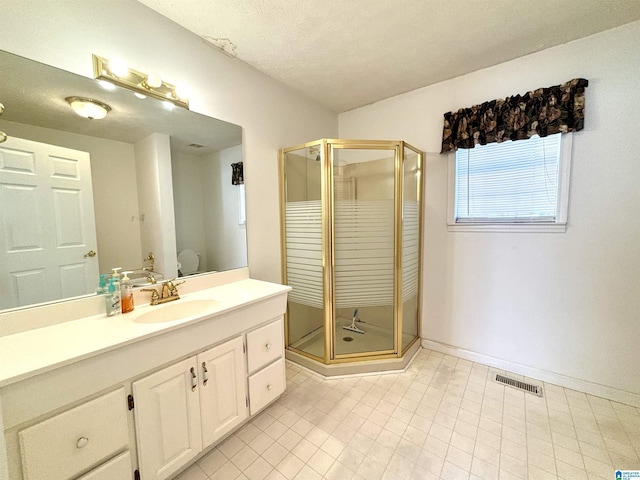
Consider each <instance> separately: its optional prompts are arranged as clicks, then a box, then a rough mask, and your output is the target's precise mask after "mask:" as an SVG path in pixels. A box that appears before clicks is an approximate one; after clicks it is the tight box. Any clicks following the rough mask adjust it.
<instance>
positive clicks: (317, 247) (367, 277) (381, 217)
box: [280, 139, 423, 375]
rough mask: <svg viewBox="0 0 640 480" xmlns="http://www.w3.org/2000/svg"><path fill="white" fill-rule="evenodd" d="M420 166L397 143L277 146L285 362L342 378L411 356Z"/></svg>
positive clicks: (416, 313) (416, 330)
mask: <svg viewBox="0 0 640 480" xmlns="http://www.w3.org/2000/svg"><path fill="white" fill-rule="evenodd" d="M422 163H423V153H422V152H421V151H419V150H417V149H416V148H414V147H412V146H411V145H409V144H407V143H405V142H403V141H373V140H371V141H366V140H336V139H321V140H317V141H314V142H309V143H305V144H303V145H298V146H294V147H288V148H284V149H282V150H280V186H281V188H280V192H281V201H280V203H281V219H282V232H281V233H282V275H283V281H284V283H286V284H287V285H290V286H291V287H292V288H293V290H292V291H291V292H290V293H289V299H288V304H287V313H286V316H285V342H286V349H287V350H286V355H287V358H289V359H291V360H293V361H296V362H297V363H299V364H301V365H303V366H305V367H308V368H311V369H313V370H315V371H317V372H319V373H322V374H324V375H342V374H349V373H363V372H369V371H384V370H392V369H399V368H402V367H403V366H404V365H406V364H407V363H408V362H409V360H410V359H411V357H412V356H413V353H414V352H415V351H417V349H418V348H419V342H418V339H419V338H420V294H419V293H420V260H421V251H420V250H421V248H420V246H421V244H422V241H421V239H422Z"/></svg>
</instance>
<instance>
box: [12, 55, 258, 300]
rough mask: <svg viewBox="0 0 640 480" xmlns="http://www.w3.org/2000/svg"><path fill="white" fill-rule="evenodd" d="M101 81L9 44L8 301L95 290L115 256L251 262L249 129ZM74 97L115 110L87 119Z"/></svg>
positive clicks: (135, 260) (202, 263)
mask: <svg viewBox="0 0 640 480" xmlns="http://www.w3.org/2000/svg"><path fill="white" fill-rule="evenodd" d="M87 61H90V59H87ZM103 83H104V82H98V81H96V80H93V79H89V78H86V77H83V76H79V75H75V74H72V73H69V72H66V71H63V70H60V69H57V68H54V67H51V66H48V65H44V64H41V63H38V62H35V61H32V60H29V59H26V58H23V57H19V56H16V55H13V54H10V53H7V52H2V51H0V85H2V90H1V91H0V103H2V104H4V106H5V110H4V112H3V113H2V114H1V115H0V131H2V132H4V133H6V135H7V137H8V139H7V141H6V142H4V143H0V222H1V223H0V225H1V227H0V255H1V256H2V257H1V258H0V310H2V309H7V308H15V307H24V306H29V305H33V304H36V303H42V302H49V301H55V300H60V299H67V298H72V297H76V296H79V295H86V294H90V293H92V292H95V289H96V288H97V284H98V276H97V272H100V273H108V272H110V271H111V269H112V268H114V267H121V268H122V269H123V270H129V271H130V270H133V271H134V272H135V273H134V274H133V276H132V278H135V279H136V282H137V283H144V282H146V281H147V278H148V277H149V276H150V274H153V275H154V276H155V277H157V279H162V278H163V277H164V278H171V277H173V276H177V275H180V274H181V273H183V272H182V270H185V272H184V273H188V274H193V273H203V272H215V271H223V270H229V269H234V268H241V267H245V266H247V248H246V225H245V224H244V188H243V186H238V185H232V184H231V164H233V163H238V162H241V161H242V128H241V127H239V126H237V125H233V124H230V123H227V122H223V121H221V120H217V119H214V118H210V117H207V116H204V115H200V114H197V113H194V112H191V111H189V110H186V109H183V108H180V107H175V106H173V108H170V107H168V105H166V104H165V102H162V101H159V100H155V99H153V98H145V99H140V98H137V97H136V96H135V95H134V93H133V92H131V91H129V90H126V89H123V88H120V87H115V86H110V87H111V88H110V89H107V88H105V86H104V84H103ZM71 96H78V97H87V98H92V99H95V100H98V101H100V102H103V103H105V104H107V105H109V106H110V107H111V111H110V112H109V113H108V115H107V116H106V118H104V119H102V120H89V119H86V118H81V117H80V116H78V115H76V114H75V113H74V112H73V110H72V109H71V107H70V105H69V104H68V103H67V101H66V100H65V99H66V98H67V97H71ZM41 150H42V152H44V153H39V152H40V151H41ZM40 157H42V158H44V159H45V160H42V159H41V158H40ZM85 157H86V158H87V159H88V160H87V161H85V160H82V159H83V158H85ZM83 162H85V163H87V162H88V163H87V165H86V168H85V166H83V165H84V163H83ZM39 176H42V178H43V179H42V180H37V177H39ZM80 180H83V181H84V182H85V183H83V184H82V186H81V187H79V186H78V184H79V182H80ZM87 180H88V181H87ZM40 181H41V182H42V183H38V182H40ZM56 182H57V183H56ZM52 192H53V193H52ZM92 235H93V236H94V237H95V238H94V237H92ZM61 252H62V253H61ZM150 252H153V254H154V261H153V262H150V261H145V260H144V259H145V258H148V254H149V253H150ZM182 252H186V255H183V256H181V259H184V263H185V266H182V264H179V262H178V254H179V253H182ZM93 253H95V255H94V254H93ZM190 253H195V257H194V255H189V254H190ZM61 255H62V257H64V258H59V257H60V256H61ZM2 265H4V266H2ZM143 267H145V269H144V270H143ZM187 267H188V268H187ZM149 279H151V278H149Z"/></svg>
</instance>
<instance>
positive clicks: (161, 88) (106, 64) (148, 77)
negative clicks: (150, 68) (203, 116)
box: [93, 55, 189, 110]
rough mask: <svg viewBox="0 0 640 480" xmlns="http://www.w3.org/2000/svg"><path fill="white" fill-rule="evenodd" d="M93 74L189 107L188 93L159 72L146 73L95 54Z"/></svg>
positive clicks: (139, 91)
mask: <svg viewBox="0 0 640 480" xmlns="http://www.w3.org/2000/svg"><path fill="white" fill-rule="evenodd" d="M93 76H94V77H95V78H96V79H97V80H105V81H107V82H111V83H114V84H115V85H119V86H121V87H124V88H128V89H129V90H133V91H134V92H136V96H138V97H140V95H146V96H149V97H154V98H157V99H158V100H164V101H169V102H171V103H173V104H174V105H178V106H179V107H184V108H186V109H187V110H188V109H189V98H188V94H187V93H186V92H184V90H183V89H179V88H178V87H176V86H175V85H171V84H170V83H167V82H165V81H163V80H162V78H161V77H160V75H158V74H157V73H149V74H145V73H142V72H139V71H137V70H134V69H132V68H129V67H127V66H126V65H125V64H124V62H122V61H121V60H112V61H110V60H107V59H106V58H102V57H99V56H97V55H93Z"/></svg>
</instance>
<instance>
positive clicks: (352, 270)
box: [331, 144, 395, 358]
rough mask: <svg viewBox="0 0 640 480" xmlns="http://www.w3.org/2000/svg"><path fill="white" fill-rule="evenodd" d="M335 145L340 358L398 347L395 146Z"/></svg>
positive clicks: (336, 318)
mask: <svg viewBox="0 0 640 480" xmlns="http://www.w3.org/2000/svg"><path fill="white" fill-rule="evenodd" d="M331 151H332V168H333V247H334V249H333V262H334V270H333V276H334V285H333V287H334V298H335V304H334V325H333V328H334V331H333V335H334V337H333V338H334V350H335V358H340V357H341V356H345V357H347V356H354V355H359V354H362V355H365V354H368V353H374V354H380V353H393V352H394V346H395V328H394V279H395V271H394V270H395V269H394V264H395V262H394V258H395V233H394V232H395V229H394V226H395V221H394V218H395V207H394V198H395V174H394V171H395V150H394V149H389V148H387V149H384V148H381V149H373V148H341V147H340V145H339V144H338V145H332V149H331Z"/></svg>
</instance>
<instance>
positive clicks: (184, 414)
mask: <svg viewBox="0 0 640 480" xmlns="http://www.w3.org/2000/svg"><path fill="white" fill-rule="evenodd" d="M199 388H200V386H199V385H198V379H197V365H196V359H195V357H192V358H189V359H187V360H184V361H182V362H180V363H177V364H175V365H172V366H170V367H167V368H165V369H164V370H160V371H159V372H156V373H154V374H152V375H149V376H148V377H145V378H143V379H141V380H138V381H137V382H134V383H133V396H134V399H135V409H134V416H135V423H136V431H137V435H136V438H137V444H138V462H139V466H140V475H141V477H142V478H144V479H145V480H152V479H154V480H155V479H157V480H160V479H165V478H169V477H170V476H171V475H172V474H173V473H175V472H176V471H177V470H178V469H179V468H180V467H182V466H184V465H185V464H187V463H188V462H189V461H190V460H191V459H193V458H194V457H195V456H196V455H197V454H198V453H200V451H201V450H202V434H201V429H200V413H199V412H200V404H199V396H198V395H199V392H198V389H199Z"/></svg>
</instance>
